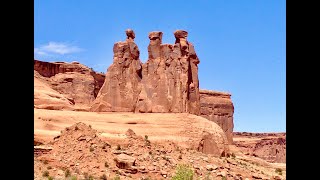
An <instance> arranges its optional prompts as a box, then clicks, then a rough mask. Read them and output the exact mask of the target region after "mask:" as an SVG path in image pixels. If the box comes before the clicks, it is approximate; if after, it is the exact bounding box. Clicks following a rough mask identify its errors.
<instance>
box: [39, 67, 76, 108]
mask: <svg viewBox="0 0 320 180" xmlns="http://www.w3.org/2000/svg"><path fill="white" fill-rule="evenodd" d="M41 77H42V76H41V75H40V74H39V73H38V72H37V71H34V107H35V108H39V109H51V110H61V109H64V110H72V109H73V108H72V106H73V104H74V102H73V101H72V99H68V98H66V97H65V96H64V95H63V94H61V93H59V92H57V91H55V90H54V89H52V88H51V87H50V86H49V85H48V84H47V82H46V81H45V80H44V79H42V78H41Z"/></svg>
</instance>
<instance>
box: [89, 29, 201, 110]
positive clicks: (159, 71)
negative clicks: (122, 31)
mask: <svg viewBox="0 0 320 180" xmlns="http://www.w3.org/2000/svg"><path fill="white" fill-rule="evenodd" d="M126 34H127V40H126V41H125V42H118V43H116V44H115V45H114V48H113V51H114V61H113V64H112V65H111V66H110V67H109V68H108V71H107V73H106V79H105V83H104V85H103V86H102V88H101V90H100V92H99V94H98V96H97V98H96V100H95V101H94V103H93V105H92V106H91V110H92V111H133V112H162V113H165V112H177V113H178V112H189V113H192V114H196V115H199V114H200V94H199V80H198V66H197V65H198V64H199V62H200V61H199V59H198V57H197V55H196V53H195V51H194V47H193V45H192V44H191V43H189V42H188V41H187V35H188V33H187V32H186V31H183V30H177V31H175V32H174V36H175V38H176V42H175V44H174V45H171V44H162V32H151V33H149V39H150V44H149V46H148V53H149V58H148V61H147V62H146V63H145V64H143V65H142V63H141V61H140V60H139V49H138V47H137V45H136V44H135V43H134V38H135V35H134V32H133V31H132V30H130V29H129V30H127V31H126Z"/></svg>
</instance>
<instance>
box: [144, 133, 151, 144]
mask: <svg viewBox="0 0 320 180" xmlns="http://www.w3.org/2000/svg"><path fill="white" fill-rule="evenodd" d="M144 141H145V143H146V146H150V144H151V142H150V141H149V139H148V135H145V136H144Z"/></svg>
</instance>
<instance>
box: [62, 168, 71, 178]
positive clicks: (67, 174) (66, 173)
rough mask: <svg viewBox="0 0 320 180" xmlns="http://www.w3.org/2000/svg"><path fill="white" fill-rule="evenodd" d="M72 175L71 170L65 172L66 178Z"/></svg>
mask: <svg viewBox="0 0 320 180" xmlns="http://www.w3.org/2000/svg"><path fill="white" fill-rule="evenodd" d="M70 175H71V172H70V170H69V169H67V170H66V171H65V172H64V177H69V176H70Z"/></svg>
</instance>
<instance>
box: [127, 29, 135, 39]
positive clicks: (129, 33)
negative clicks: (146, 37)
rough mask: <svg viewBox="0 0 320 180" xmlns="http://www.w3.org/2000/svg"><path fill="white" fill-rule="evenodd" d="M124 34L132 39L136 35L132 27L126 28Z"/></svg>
mask: <svg viewBox="0 0 320 180" xmlns="http://www.w3.org/2000/svg"><path fill="white" fill-rule="evenodd" d="M126 35H127V36H128V38H129V37H131V38H132V39H134V38H135V37H136V35H135V34H134V31H133V30H132V29H127V30H126Z"/></svg>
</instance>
